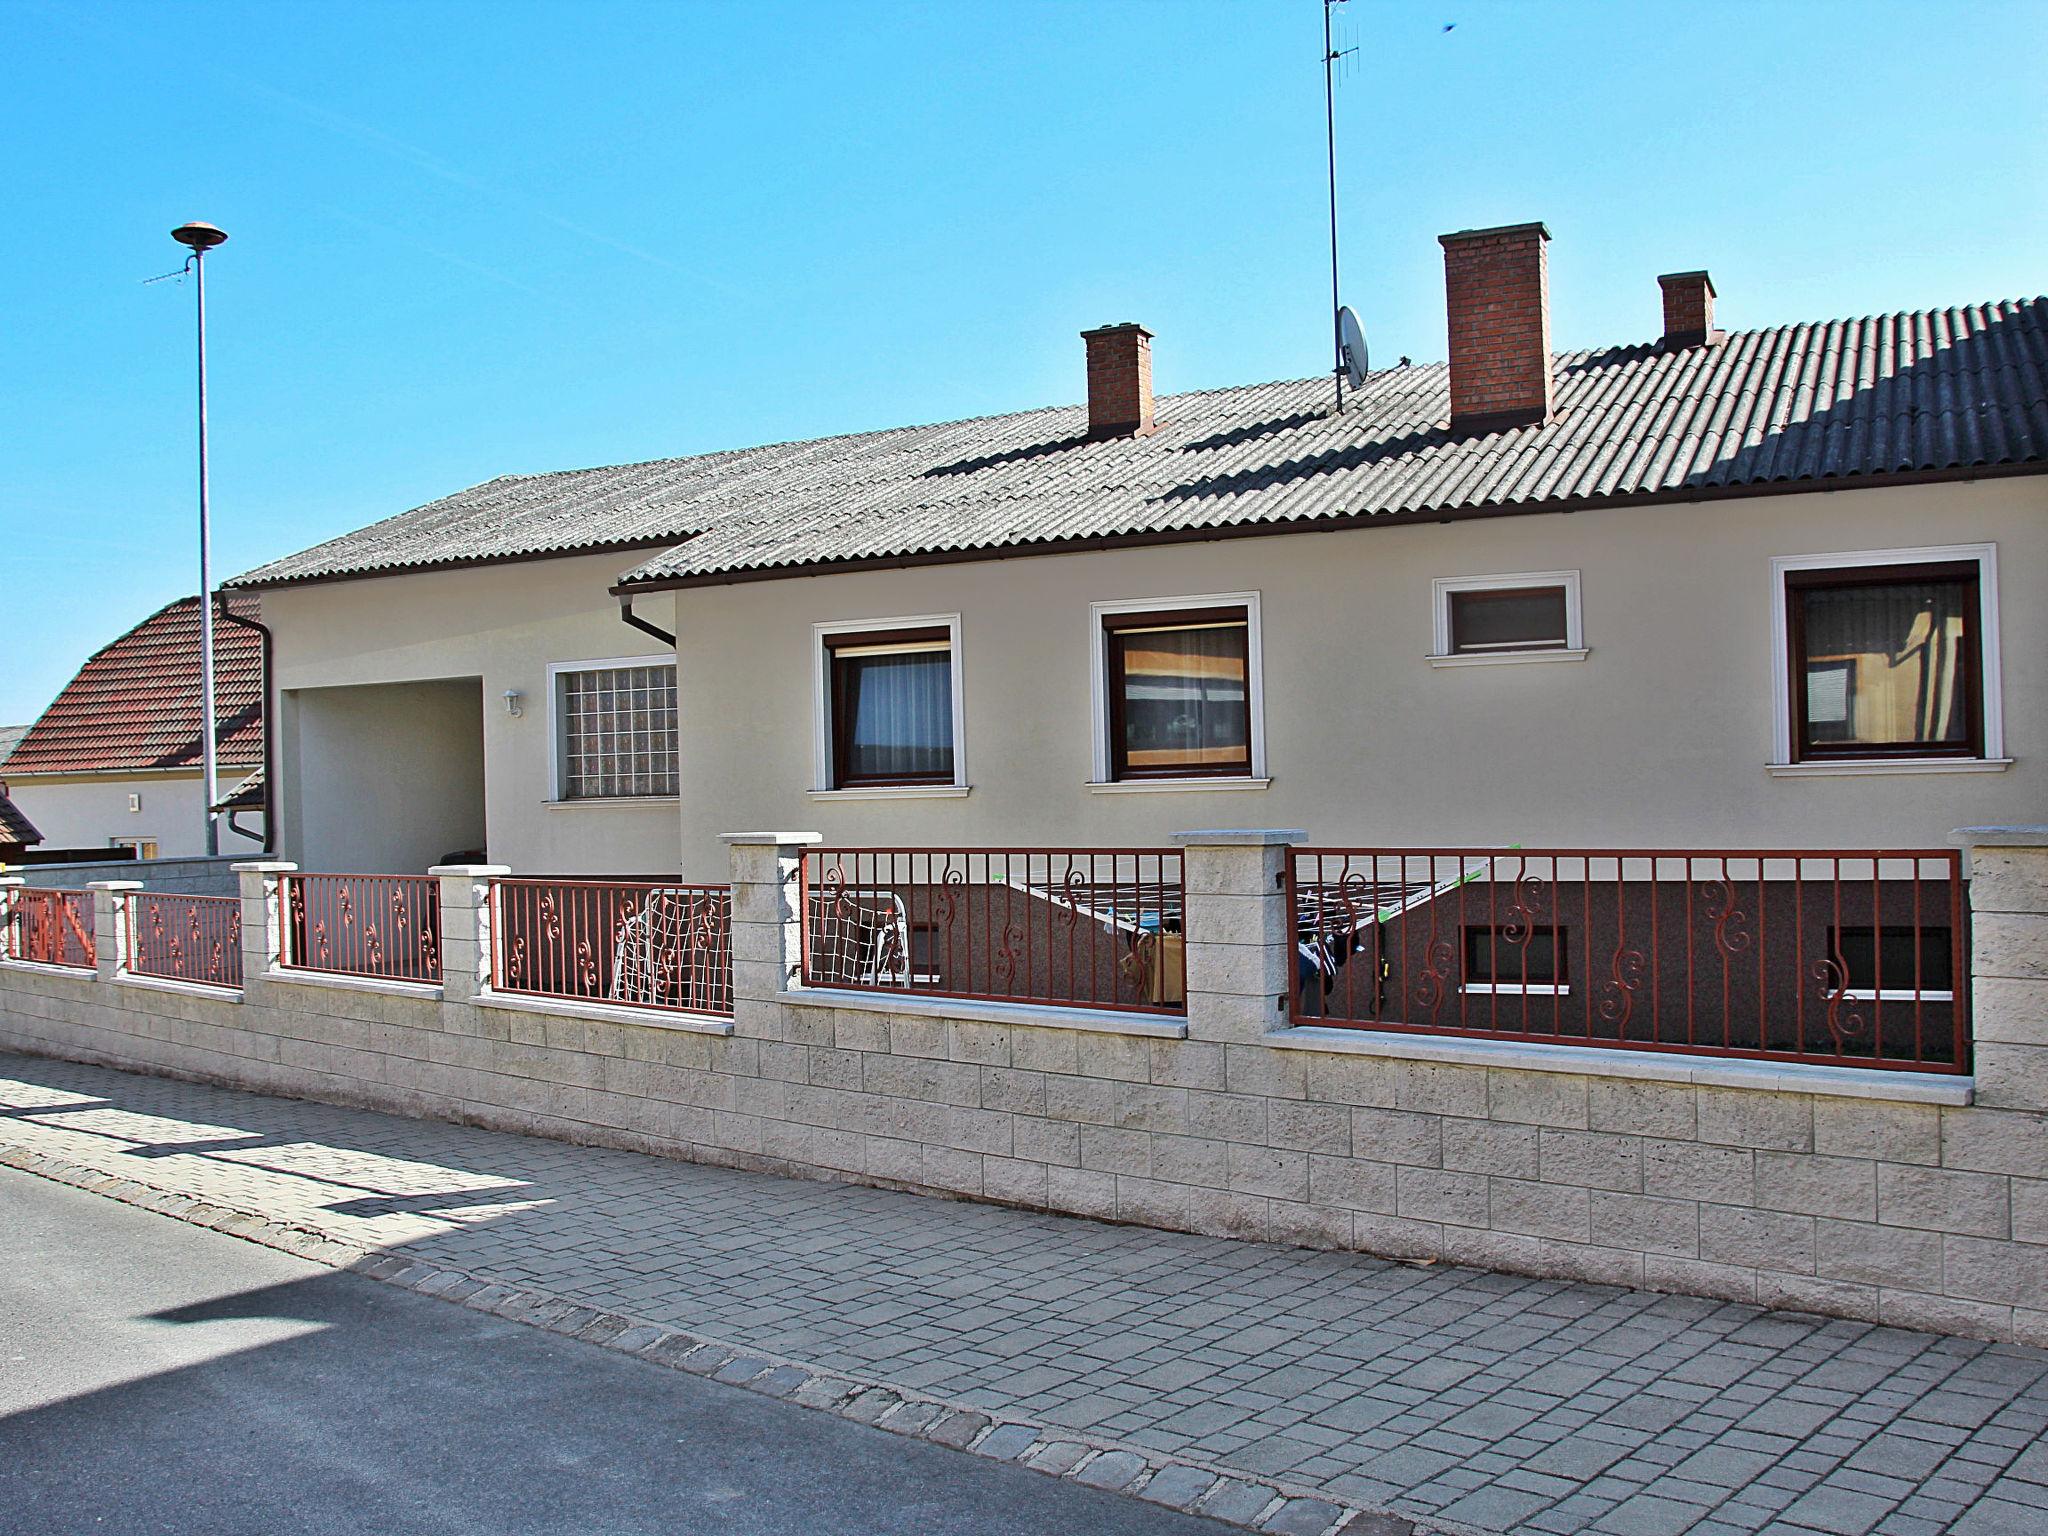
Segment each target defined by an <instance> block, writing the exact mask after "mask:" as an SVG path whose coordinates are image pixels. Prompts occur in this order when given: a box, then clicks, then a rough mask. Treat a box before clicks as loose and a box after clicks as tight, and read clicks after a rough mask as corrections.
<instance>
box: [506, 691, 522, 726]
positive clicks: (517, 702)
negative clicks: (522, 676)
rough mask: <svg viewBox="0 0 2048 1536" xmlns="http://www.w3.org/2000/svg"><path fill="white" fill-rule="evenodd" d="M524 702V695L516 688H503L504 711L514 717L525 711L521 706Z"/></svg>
mask: <svg viewBox="0 0 2048 1536" xmlns="http://www.w3.org/2000/svg"><path fill="white" fill-rule="evenodd" d="M525 702H526V695H525V694H523V693H521V692H520V691H519V690H518V689H517V688H507V689H506V690H505V713H506V714H508V715H511V716H512V717H513V718H514V719H517V718H518V717H519V716H520V715H522V714H524V713H525V710H524V708H523V705H524V704H525Z"/></svg>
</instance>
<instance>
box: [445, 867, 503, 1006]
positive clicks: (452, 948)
mask: <svg viewBox="0 0 2048 1536" xmlns="http://www.w3.org/2000/svg"><path fill="white" fill-rule="evenodd" d="M427 873H428V874H430V875H435V876H438V877H439V879H440V881H441V997H442V1000H443V1001H444V1002H450V1003H468V1002H474V1001H475V1000H476V995H477V994H478V993H479V992H481V991H483V990H484V989H485V988H486V987H488V986H489V985H490V981H491V949H492V943H493V940H492V937H491V881H492V880H494V879H496V878H497V877H498V876H500V875H509V874H511V873H512V866H511V865H509V864H436V865H435V866H434V867H433V868H431V869H429V870H428V871H427Z"/></svg>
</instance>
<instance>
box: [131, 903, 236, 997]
mask: <svg viewBox="0 0 2048 1536" xmlns="http://www.w3.org/2000/svg"><path fill="white" fill-rule="evenodd" d="M128 970H129V972H130V973H131V974H133V975H136V976H158V977H163V978H165V979H167V980H170V981H191V982H198V983H200V984H202V985H204V986H209V987H239V986H241V984H242V903H241V899H240V898H239V897H235V896H179V895H176V894H174V893H172V892H169V891H130V892H129V893H128Z"/></svg>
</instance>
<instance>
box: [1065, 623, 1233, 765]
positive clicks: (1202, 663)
mask: <svg viewBox="0 0 2048 1536" xmlns="http://www.w3.org/2000/svg"><path fill="white" fill-rule="evenodd" d="M1102 626H1103V654H1104V657H1105V660H1106V663H1107V667H1108V678H1107V683H1108V687H1107V690H1106V693H1107V698H1108V701H1109V769H1110V777H1111V778H1113V779H1164V778H1172V779H1182V778H1223V777H1247V776H1249V775H1250V773H1251V771H1252V750H1251V621H1250V615H1249V613H1248V611H1247V610H1246V609H1245V608H1243V607H1241V606H1234V607H1228V608H1197V609H1184V610H1180V611H1177V612H1159V613H1111V614H1105V615H1104V616H1103V620H1102Z"/></svg>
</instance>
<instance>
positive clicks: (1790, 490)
mask: <svg viewBox="0 0 2048 1536" xmlns="http://www.w3.org/2000/svg"><path fill="white" fill-rule="evenodd" d="M2041 474H2048V460H2041V459H2029V460H2021V461H2017V462H2011V463H2003V464H1969V465H1959V466H1955V467H1953V468H1947V469H1916V470H1895V471H1889V472H1886V473H1883V474H1858V475H1835V476H1829V477H1827V478H1825V479H1821V478H1815V479H1804V480H1779V481H1766V482H1761V483H1753V484H1745V485H1701V486H1679V487H1675V488H1671V489H1663V490H1654V491H1622V492H1613V493H1609V494H1606V495H1594V496H1570V497H1558V498H1554V499H1551V500H1524V501H1512V502H1499V503H1494V504H1490V505H1485V506H1460V507H1422V508H1413V509H1409V510H1406V511H1400V512H1350V513H1338V514H1331V515H1325V516H1320V517H1304V518H1276V519H1274V520H1272V521H1269V522H1242V523H1221V524H1215V525H1211V526H1205V527H1199V528H1160V529H1145V530H1140V531H1136V532H1132V533H1108V534H1090V535H1086V536H1082V537H1076V538H1065V539H1036V540H1028V541H1025V542H1022V543H1015V544H999V545H987V546H983V547H977V548H972V549H943V550H919V551H915V552H912V553H908V554H899V555H871V556H858V557H852V558H848V559H839V560H813V561H806V562H802V563H796V564H789V565H768V566H760V565H756V566H744V567H734V568H733V569H731V570H721V571H699V572H691V573H688V574H685V575H679V576H657V577H650V578H647V579H645V580H641V581H632V580H628V579H625V578H621V579H620V580H619V581H618V582H616V583H615V584H614V585H613V586H612V588H611V593H612V596H614V597H643V596H645V595H647V594H648V593H651V592H676V591H682V590H684V589H687V588H690V587H729V586H737V585H739V584H741V583H743V582H756V581H782V580H785V579H795V578H797V577H802V576H829V575H838V574H842V573H846V572H852V571H876V570H902V569H906V568H909V567H912V566H922V565H967V564H972V563H976V562H979V561H984V560H1021V559H1029V558H1031V557H1033V556H1038V555H1070V554H1085V553H1088V552H1089V551H1091V550H1098V549H1137V548H1142V547H1145V546H1148V545H1159V544H1196V543H1209V542H1213V541H1215V540H1218V539H1247V538H1266V537H1277V536H1280V535H1284V534H1295V533H1335V532H1338V531H1341V530H1343V529H1348V528H1363V527H1377V526H1379V525H1381V524H1405V523H1451V522H1466V521H1471V520H1474V519H1478V518H1489V517H1534V516H1541V515H1543V514H1545V513H1566V512H1592V511H1598V510H1601V509H1604V508H1608V507H1651V506H1669V505H1676V504H1683V503H1690V502H1702V501H1736V500H1744V499H1747V498H1750V497H1762V496H1802V495H1822V494H1831V493H1835V492H1840V491H1862V490H1884V489H1889V488H1892V487H1896V486H1908V485H1942V484H1954V483H1958V482H1966V481H1972V480H1992V479H2007V478H2010V477H2013V476H2018V475H2041ZM670 547H673V546H670Z"/></svg>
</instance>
